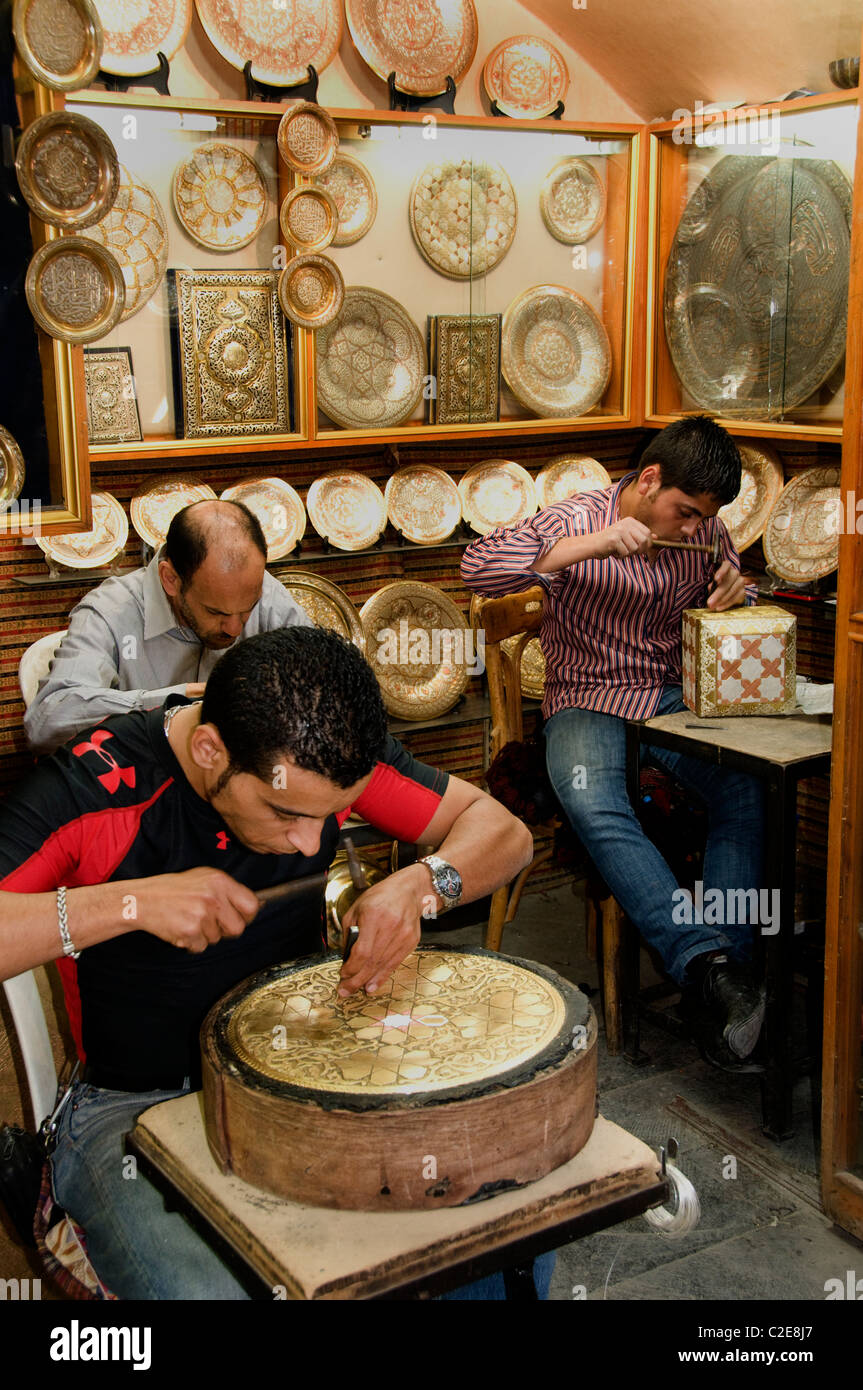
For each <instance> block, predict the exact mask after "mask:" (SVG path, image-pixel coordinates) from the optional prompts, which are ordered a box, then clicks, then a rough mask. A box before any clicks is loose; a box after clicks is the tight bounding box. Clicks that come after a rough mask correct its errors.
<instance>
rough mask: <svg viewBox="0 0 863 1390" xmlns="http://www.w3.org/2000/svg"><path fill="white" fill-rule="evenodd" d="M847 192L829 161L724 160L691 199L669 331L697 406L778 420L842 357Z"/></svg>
mask: <svg viewBox="0 0 863 1390" xmlns="http://www.w3.org/2000/svg"><path fill="white" fill-rule="evenodd" d="M850 227H851V185H850V183H849V182H848V180H847V178H846V177H845V175H844V173H843V172H842V170H841V169H840V168H839V166H838V165H837V164H835V163H834V162H833V161H832V160H826V159H794V160H790V159H772V158H769V157H767V156H764V157H761V156H749V155H726V156H725V158H724V159H720V161H719V162H718V164H716V165H715V166H714V168H713V169H712V170H711V171H710V173H709V174H707V176H706V177H705V178H704V179H703V181H702V182H701V183H700V184H699V186H698V188H696V190H695V192H694V193H693V194H692V197H691V198H690V200H689V202H688V204H687V206H686V209H685V211H684V213H683V216H682V217H681V219H680V222H679V224H678V227H677V231H676V233H675V236H674V241H673V243H672V246H671V251H670V254H669V257H668V266H667V270H666V277H665V332H666V337H667V339H668V347H669V351H670V353H671V357H672V360H673V362H674V366H675V370H676V371H677V374H678V376H679V377H680V380H681V383H682V385H683V387H684V389H685V390H686V391H687V392H688V393H689V395H690V396H691V398H692V400H693V401H694V402H695V403H696V404H697V405H700V406H703V407H704V408H705V409H707V410H711V411H715V412H716V413H717V414H720V415H726V416H749V417H753V418H776V417H777V416H780V415H782V414H784V413H785V412H787V411H789V410H792V409H793V408H794V407H796V406H798V405H800V404H801V403H802V402H803V401H805V400H807V399H808V397H809V396H811V395H812V394H813V393H814V392H815V391H817V390H818V389H819V387H821V386H822V385H823V384H824V383H825V382H826V381H827V379H828V378H829V377H830V376H831V375H832V374H833V372H834V371H835V369H836V368H837V367H838V365H839V363H840V362H841V360H842V356H843V354H844V351H845V330H846V320H847V300H848V267H849V250H850Z"/></svg>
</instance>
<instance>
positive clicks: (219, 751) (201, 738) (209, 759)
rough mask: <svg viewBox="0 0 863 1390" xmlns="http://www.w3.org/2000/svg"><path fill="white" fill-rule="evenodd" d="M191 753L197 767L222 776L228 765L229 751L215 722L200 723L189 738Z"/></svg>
mask: <svg viewBox="0 0 863 1390" xmlns="http://www.w3.org/2000/svg"><path fill="white" fill-rule="evenodd" d="M189 753H190V755H191V758H192V762H193V763H194V764H195V766H196V767H199V768H201V769H202V770H203V771H205V772H212V773H215V774H216V776H221V774H222V773H223V772H224V770H225V768H226V767H227V766H228V751H227V749H226V748H225V745H224V743H223V742H222V736H221V734H220V733H219V731H218V729H217V728H216V726H215V724H198V726H197V727H196V728H195V729H193V730H192V735H191V738H190V739H189Z"/></svg>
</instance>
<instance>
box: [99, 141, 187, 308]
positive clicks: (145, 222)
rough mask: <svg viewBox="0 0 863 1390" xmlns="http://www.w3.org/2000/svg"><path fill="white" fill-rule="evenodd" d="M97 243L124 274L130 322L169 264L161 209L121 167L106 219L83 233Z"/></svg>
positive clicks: (151, 194)
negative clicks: (112, 201) (116, 192)
mask: <svg viewBox="0 0 863 1390" xmlns="http://www.w3.org/2000/svg"><path fill="white" fill-rule="evenodd" d="M86 235H87V236H88V237H92V239H93V240H94V241H98V242H99V244H100V245H101V246H104V247H105V249H106V250H107V251H110V253H111V255H112V256H113V257H114V259H115V260H116V262H117V264H118V265H119V267H120V269H121V271H122V272H123V282H124V284H125V286H126V305H125V308H124V309H123V313H122V315H121V319H128V318H131V317H132V315H133V314H137V312H138V310H139V309H143V307H144V305H145V304H146V303H147V301H148V300H149V299H151V298H152V296H153V295H154V294H155V293H156V290H157V289H158V288H159V286H160V284H161V283H162V279H163V276H164V274H165V267H166V266H167V264H168V228H167V224H166V222H165V214H164V212H163V211H162V205H161V203H160V202H159V200H158V198H157V197H156V195H155V193H154V192H153V190H152V188H150V187H149V185H148V184H146V183H143V182H142V181H141V180H140V179H137V178H135V177H134V176H133V175H132V174H130V173H129V170H128V169H127V168H126V166H125V165H124V164H121V165H120V189H119V192H118V194H117V198H116V201H115V203H114V206H113V207H112V209H111V211H110V212H109V213H108V215H107V217H103V219H102V221H101V222H99V223H97V225H96V226H95V227H91V229H90V230H89V231H88V232H87V233H86Z"/></svg>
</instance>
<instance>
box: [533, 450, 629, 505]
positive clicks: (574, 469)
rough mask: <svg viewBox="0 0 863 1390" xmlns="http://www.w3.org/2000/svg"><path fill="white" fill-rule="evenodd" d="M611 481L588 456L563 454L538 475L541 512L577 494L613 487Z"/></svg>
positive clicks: (599, 465)
mask: <svg viewBox="0 0 863 1390" xmlns="http://www.w3.org/2000/svg"><path fill="white" fill-rule="evenodd" d="M610 486H611V478H610V477H609V475H608V473H606V471H605V469H604V468H603V466H602V464H601V463H597V461H596V459H593V458H590V457H589V455H587V454H560V455H559V456H558V457H557V458H553V459H549V461H548V463H547V464H546V465H545V468H543V469H541V471H540V472H539V473H537V475H536V496H537V501H538V502H539V506H540V510H542V508H543V507H551V506H553V505H554V503H555V502H563V501H565V499H566V498H567V497H572V496H574V494H575V493H577V492H596V491H597V490H598V489H599V488H604V487H610Z"/></svg>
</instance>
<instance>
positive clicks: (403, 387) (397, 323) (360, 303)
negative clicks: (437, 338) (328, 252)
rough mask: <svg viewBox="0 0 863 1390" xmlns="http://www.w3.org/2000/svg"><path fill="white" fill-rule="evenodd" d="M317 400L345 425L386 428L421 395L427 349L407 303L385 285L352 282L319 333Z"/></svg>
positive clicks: (397, 422) (407, 412) (411, 409)
mask: <svg viewBox="0 0 863 1390" xmlns="http://www.w3.org/2000/svg"><path fill="white" fill-rule="evenodd" d="M317 364H318V404H319V405H320V407H321V409H322V410H324V411H326V413H327V415H328V416H329V417H330V419H331V420H334V421H335V423H336V424H337V425H343V426H345V427H346V428H347V429H364V428H366V427H371V428H373V429H387V428H389V427H390V426H392V425H400V424H401V422H402V421H403V420H406V419H408V417H409V416H410V415H412V414H413V412H414V410H415V409H416V407H417V405H418V404H419V402H420V400H421V398H422V390H423V377H424V376H425V370H426V351H425V344H424V343H423V340H422V335H421V333H420V331H419V329H418V328H417V326H416V324H415V323H414V321H413V319H412V318H411V317H410V315H409V314H408V312H407V310H406V309H403V308H402V306H401V304H399V303H398V301H397V300H395V299H392V298H391V297H390V295H388V294H383V293H382V291H381V290H374V289H371V288H369V287H368V286H366V285H349V286H348V288H347V289H346V290H345V299H344V304H343V306H342V311H341V313H340V314H339V316H338V318H337V319H336V320H335V322H334V323H332V324H329V325H328V326H327V327H326V328H324V329H323V330H322V331H321V332H320V333H318V339H317Z"/></svg>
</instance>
